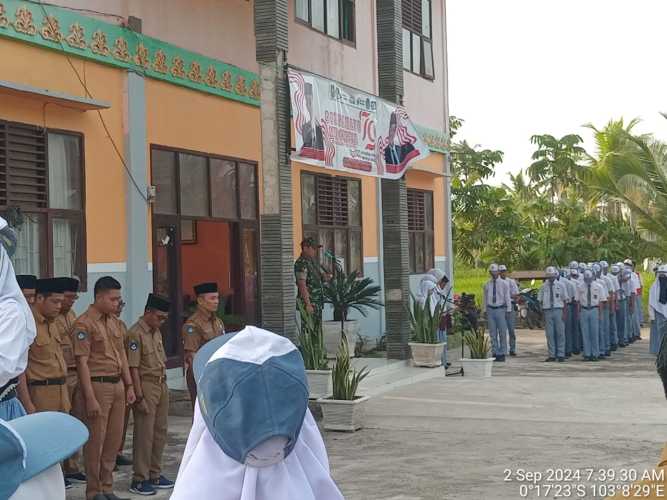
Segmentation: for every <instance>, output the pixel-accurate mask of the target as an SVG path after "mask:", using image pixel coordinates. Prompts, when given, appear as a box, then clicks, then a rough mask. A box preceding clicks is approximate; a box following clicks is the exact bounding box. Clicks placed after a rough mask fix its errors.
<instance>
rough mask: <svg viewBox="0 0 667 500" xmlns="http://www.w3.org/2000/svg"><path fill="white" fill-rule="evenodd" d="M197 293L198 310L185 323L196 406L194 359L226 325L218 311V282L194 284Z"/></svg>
mask: <svg viewBox="0 0 667 500" xmlns="http://www.w3.org/2000/svg"><path fill="white" fill-rule="evenodd" d="M194 291H195V294H196V295H197V310H196V311H195V312H194V314H193V315H192V316H190V317H189V318H188V320H187V321H186V322H185V324H184V325H183V334H182V335H183V358H184V364H185V379H186V382H187V384H188V391H190V400H191V401H192V407H193V408H194V405H195V400H196V399H197V384H196V383H195V378H194V376H193V374H192V359H193V358H194V356H195V354H196V353H197V351H198V350H199V348H200V347H201V346H203V345H204V344H205V343H206V342H208V341H209V340H211V339H214V338H215V337H218V336H220V335H222V334H223V333H225V325H224V324H223V323H222V320H221V319H220V318H218V316H217V315H216V312H217V310H218V304H219V303H220V295H219V294H218V284H217V283H200V284H199V285H195V286H194Z"/></svg>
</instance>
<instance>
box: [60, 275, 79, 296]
mask: <svg viewBox="0 0 667 500" xmlns="http://www.w3.org/2000/svg"><path fill="white" fill-rule="evenodd" d="M58 279H59V280H60V281H61V282H62V287H63V292H75V293H76V292H78V291H79V280H78V279H76V278H65V277H63V278H58Z"/></svg>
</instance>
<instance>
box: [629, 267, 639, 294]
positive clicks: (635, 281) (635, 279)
mask: <svg viewBox="0 0 667 500" xmlns="http://www.w3.org/2000/svg"><path fill="white" fill-rule="evenodd" d="M630 283H632V288H633V290H634V291H635V295H637V294H638V292H639V289H640V288H641V287H642V282H641V280H640V279H639V275H638V274H637V273H636V272H634V271H633V272H632V275H631V277H630Z"/></svg>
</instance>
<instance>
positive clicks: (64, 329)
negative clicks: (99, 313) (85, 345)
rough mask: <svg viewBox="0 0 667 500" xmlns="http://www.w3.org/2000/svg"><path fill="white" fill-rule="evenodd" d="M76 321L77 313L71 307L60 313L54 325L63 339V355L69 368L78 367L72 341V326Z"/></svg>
mask: <svg viewBox="0 0 667 500" xmlns="http://www.w3.org/2000/svg"><path fill="white" fill-rule="evenodd" d="M75 321H76V314H74V311H72V310H71V309H70V310H69V311H67V313H65V314H59V315H58V317H57V318H56V319H55V321H54V322H53V324H54V326H55V327H56V328H57V329H58V334H59V335H60V338H61V340H62V343H61V345H62V347H63V356H64V357H65V363H67V368H73V369H76V358H75V357H74V345H73V342H72V327H73V326H74V322H75Z"/></svg>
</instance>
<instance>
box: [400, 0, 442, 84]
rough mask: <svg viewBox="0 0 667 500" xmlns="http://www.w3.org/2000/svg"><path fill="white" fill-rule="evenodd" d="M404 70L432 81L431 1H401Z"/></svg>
mask: <svg viewBox="0 0 667 500" xmlns="http://www.w3.org/2000/svg"><path fill="white" fill-rule="evenodd" d="M401 5H402V10H403V69H405V70H407V71H410V72H412V73H415V74H417V75H420V76H423V77H424V78H428V79H430V80H432V79H433V78H434V76H435V74H434V72H433V37H432V33H433V31H432V17H431V16H432V14H431V0H401Z"/></svg>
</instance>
